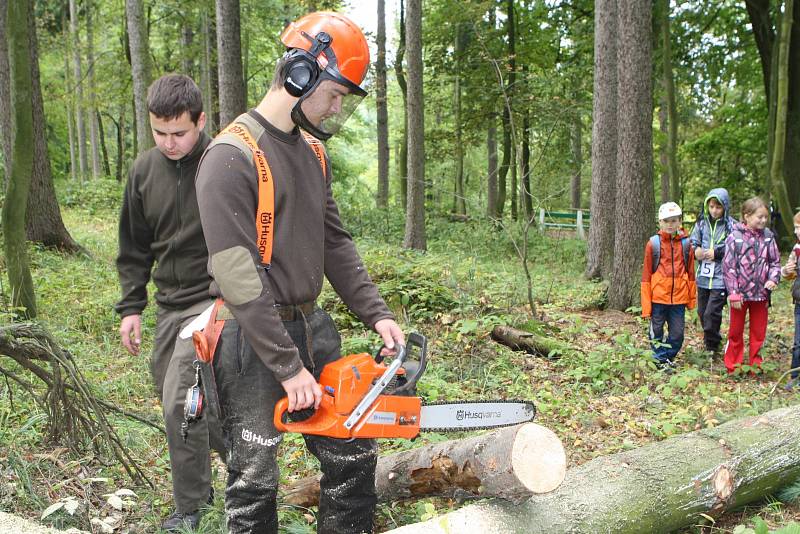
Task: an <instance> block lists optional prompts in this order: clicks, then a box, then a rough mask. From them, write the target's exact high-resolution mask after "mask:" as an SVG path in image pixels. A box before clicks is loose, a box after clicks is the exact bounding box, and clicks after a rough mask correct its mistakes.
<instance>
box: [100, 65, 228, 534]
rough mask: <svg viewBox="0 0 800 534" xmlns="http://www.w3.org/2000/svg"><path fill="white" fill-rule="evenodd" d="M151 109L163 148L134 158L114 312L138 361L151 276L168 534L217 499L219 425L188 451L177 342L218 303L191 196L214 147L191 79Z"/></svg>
mask: <svg viewBox="0 0 800 534" xmlns="http://www.w3.org/2000/svg"><path fill="white" fill-rule="evenodd" d="M147 100H148V102H147V103H148V109H149V111H150V126H151V128H152V131H153V138H154V140H155V143H156V146H155V147H154V148H152V149H150V150H148V151H146V152H144V153H142V154H141V155H140V156H139V157H138V158H136V161H135V162H134V164H133V167H132V168H131V171H130V175H129V177H128V183H127V185H126V187H125V197H124V199H123V203H122V212H121V215H120V224H119V256H118V257H117V270H118V272H119V279H120V285H121V286H122V299H121V300H120V301H119V302H118V303H117V305H116V306H115V309H116V311H117V313H119V314H120V316H121V318H122V320H121V324H120V329H119V331H120V337H121V340H122V344H123V345H124V346H125V348H126V349H127V350H128V352H130V353H131V354H132V355H137V354H139V348H140V344H141V333H142V325H141V313H142V310H143V309H144V307H145V306H146V305H147V283H148V281H149V280H150V277H151V274H152V278H153V281H154V282H155V285H156V288H157V292H156V295H155V298H156V302H157V303H158V311H157V315H156V317H157V319H156V331H155V339H154V341H153V351H152V354H151V357H150V371H151V373H152V377H153V382H154V383H155V386H156V390H157V392H158V397H159V399H160V400H161V403H162V408H163V413H164V422H165V427H166V432H167V444H168V446H169V454H170V463H171V465H172V483H173V497H174V500H175V507H176V511H175V513H174V514H172V515H171V516H170V517H169V518H167V520H166V521H165V522H164V524H163V525H162V528H164V529H165V530H168V531H169V530H177V529H179V528H183V527H187V526H188V527H191V528H194V527H196V526H197V523H198V522H199V518H200V514H199V512H198V510H199V509H200V507H201V506H203V505H204V504H206V503H207V502H208V501H209V499H210V498H212V497H213V491H212V487H211V465H210V457H209V446H211V447H213V448H214V449H216V450H218V451H224V445H223V444H222V436H221V430H220V428H219V424H218V422H217V421H216V420H215V419H213V418H210V417H211V416H210V415H208V416H206V417H204V418H203V419H201V420H200V421H199V422H198V423H197V424H195V425H194V426H193V427H192V432H191V433H190V434H189V436H188V439H187V440H186V441H184V439H183V438H182V436H181V423H182V422H183V403H184V399H185V396H186V389H187V388H188V387H190V386H192V384H193V383H194V377H195V374H194V367H193V361H194V347H193V345H192V342H191V338H189V339H178V333H179V331H180V329H181V328H182V326H183V325H185V324H188V323H189V322H190V321H191V320H192V319H194V318H195V317H196V316H197V315H199V314H200V313H201V312H202V311H203V310H204V309H205V308H207V307H208V306H209V305H210V304H211V303H213V298H212V297H211V296H210V295H209V284H210V282H211V279H210V277H209V276H208V272H207V270H206V262H207V261H208V252H207V250H206V244H205V241H204V239H203V231H202V228H201V225H200V214H199V211H198V207H197V197H196V194H195V187H194V177H195V174H196V172H197V166H198V164H199V162H200V157H201V155H202V154H203V151H204V150H205V148H206V147H207V146H208V144H209V143H210V141H211V140H210V138H209V137H208V136H207V135H206V134H205V133H204V132H203V126H204V125H205V120H206V119H205V114H204V113H203V103H202V98H201V95H200V90H199V89H198V87H197V85H195V83H194V82H193V81H192V80H191V78H189V77H187V76H184V75H181V74H169V75H166V76H163V77H161V78H159V79H158V80H156V81H155V82H154V83H153V85H151V86H150V89H149V90H148V98H147ZM154 264H155V270H153V265H154Z"/></svg>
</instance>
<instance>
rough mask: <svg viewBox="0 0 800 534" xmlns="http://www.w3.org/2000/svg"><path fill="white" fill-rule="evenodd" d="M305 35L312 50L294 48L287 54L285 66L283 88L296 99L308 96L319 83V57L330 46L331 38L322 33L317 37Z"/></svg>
mask: <svg viewBox="0 0 800 534" xmlns="http://www.w3.org/2000/svg"><path fill="white" fill-rule="evenodd" d="M303 35H304V36H305V37H306V38H307V39H308V40H309V41H311V43H312V44H311V48H310V49H309V50H308V51H306V50H303V49H302V48H293V49H291V50H289V51H288V52H286V55H285V56H284V57H285V63H284V66H283V87H284V89H286V92H287V93H289V94H290V95H292V96H295V97H298V98H300V97H302V96H304V95H305V94H307V93H308V92H309V91H310V90H311V89H312V88H313V87H314V86H315V85H316V83H317V79H318V78H319V75H320V70H321V69H320V67H319V64H318V63H317V56H319V55H320V54H321V53H323V52H325V51H326V50H327V49H328V48H329V47H330V46H331V42H332V41H333V40H332V39H331V36H330V35H328V34H327V33H325V32H320V33H318V34H317V36H316V37H311V36H309V35H308V34H306V33H303Z"/></svg>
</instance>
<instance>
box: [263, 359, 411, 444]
mask: <svg viewBox="0 0 800 534" xmlns="http://www.w3.org/2000/svg"><path fill="white" fill-rule="evenodd" d="M385 371H386V365H384V364H382V363H377V362H376V361H375V359H374V358H373V357H372V356H371V355H369V354H366V353H361V354H350V355H349V356H345V357H343V358H341V359H339V360H337V361H335V362H332V363H329V364H328V365H326V366H325V368H324V369H323V370H322V374H321V375H320V379H319V385H320V387H321V388H322V401H321V402H320V405H319V408H318V409H317V410H316V411H315V412H314V414H313V415H312V416H311V417H309V418H308V419H306V420H305V421H300V422H291V421H288V420H287V419H286V415H287V410H288V407H289V401H288V399H287V398H285V397H284V398H282V399H281V400H280V401H278V403H277V404H276V405H275V415H274V422H275V428H277V429H278V430H279V431H281V432H299V433H301V434H313V435H317V436H328V437H332V438H343V439H349V438H409V439H410V438H414V437H416V436H417V435H418V434H419V418H420V410H421V407H422V401H421V399H420V398H419V397H408V396H399V395H379V396H378V397H377V398H376V399H375V401H374V402H373V403H372V405H371V406H370V407H369V409H368V410H367V411H366V412H365V414H364V415H363V417H361V419H360V420H359V421H358V422H357V423H356V424H355V425H354V426H353V427H352V428H350V429H348V428H346V427H345V425H344V423H345V421H346V420H347V419H348V417H350V414H351V413H352V412H353V410H354V409H355V408H356V406H357V405H358V404H359V402H361V400H362V399H363V398H364V396H365V395H366V394H367V392H368V391H369V390H370V388H372V386H373V384H374V383H375V382H376V381H377V380H378V379H379V378H380V377H381V376H382V375H383V373H384V372H385ZM404 373H405V370H403V369H402V368H401V369H399V370H398V372H397V374H398V375H402V374H404Z"/></svg>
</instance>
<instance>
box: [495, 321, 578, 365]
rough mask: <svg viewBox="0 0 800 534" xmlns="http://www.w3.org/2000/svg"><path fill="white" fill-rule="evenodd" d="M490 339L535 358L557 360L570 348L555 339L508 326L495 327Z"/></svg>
mask: <svg viewBox="0 0 800 534" xmlns="http://www.w3.org/2000/svg"><path fill="white" fill-rule="evenodd" d="M492 339H493V340H495V341H497V342H498V343H500V344H502V345H505V346H506V347H509V348H511V349H513V350H523V351H525V352H527V353H528V354H533V355H535V356H544V357H545V358H553V359H555V358H558V357H560V356H561V355H562V354H563V353H564V352H565V351H568V350H571V349H572V347H570V346H569V345H567V344H566V343H562V342H561V341H558V340H557V339H555V338H552V337H545V336H540V335H536V334H534V333H533V332H528V331H526V330H519V329H517V328H512V327H510V326H495V327H494V328H493V329H492Z"/></svg>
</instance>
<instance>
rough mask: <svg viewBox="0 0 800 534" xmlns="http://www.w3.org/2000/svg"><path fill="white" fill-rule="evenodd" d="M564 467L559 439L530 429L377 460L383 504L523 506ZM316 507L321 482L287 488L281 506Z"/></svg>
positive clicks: (554, 484) (302, 482) (506, 430)
mask: <svg viewBox="0 0 800 534" xmlns="http://www.w3.org/2000/svg"><path fill="white" fill-rule="evenodd" d="M566 465H567V462H566V455H565V454H564V447H563V446H562V445H561V441H560V440H559V439H558V437H557V436H556V435H555V434H554V433H553V432H552V431H551V430H549V429H547V428H545V427H543V426H540V425H537V424H535V423H526V424H524V425H518V426H514V427H508V428H502V429H500V430H496V431H494V432H490V433H487V434H482V435H480V436H474V437H471V438H467V439H463V440H453V441H446V442H442V443H435V444H432V445H427V446H424V447H420V448H417V449H411V450H408V451H403V452H400V453H397V454H391V455H388V456H383V457H381V458H378V467H377V469H376V472H375V486H376V490H377V492H378V500H380V501H396V500H400V499H407V498H419V497H425V496H430V495H447V496H456V497H477V496H480V497H486V496H492V497H501V498H503V499H509V500H512V501H515V502H520V501H522V500H524V499H526V498H527V497H529V496H530V495H531V494H534V493H545V492H548V491H552V490H553V489H555V488H556V487H558V485H559V484H560V483H561V481H562V480H564V475H565V473H566ZM318 501H319V476H313V477H307V478H304V479H302V480H299V481H297V482H295V483H293V484H291V485H289V486H288V487H287V490H286V492H285V493H284V495H283V502H285V503H287V504H294V505H297V506H304V507H309V506H314V505H316V504H318Z"/></svg>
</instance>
